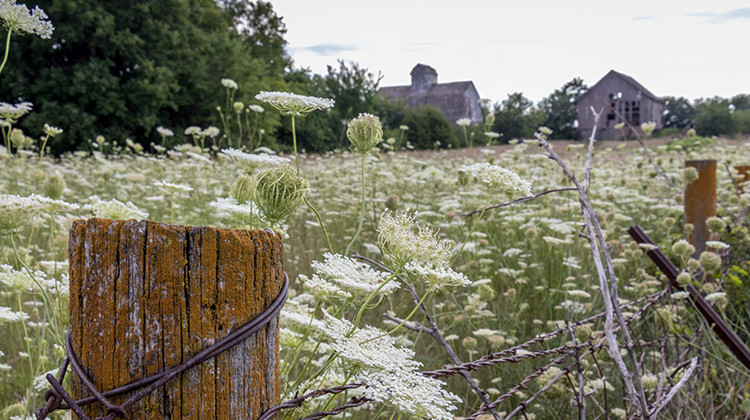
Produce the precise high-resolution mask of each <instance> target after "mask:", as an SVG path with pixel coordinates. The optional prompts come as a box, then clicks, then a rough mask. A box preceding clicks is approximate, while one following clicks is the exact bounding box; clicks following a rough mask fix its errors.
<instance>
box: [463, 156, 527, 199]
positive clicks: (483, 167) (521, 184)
mask: <svg viewBox="0 0 750 420" xmlns="http://www.w3.org/2000/svg"><path fill="white" fill-rule="evenodd" d="M458 171H459V173H465V174H468V175H471V176H472V177H473V178H474V179H476V180H477V181H479V182H480V183H482V184H483V185H485V186H486V187H487V188H489V189H490V191H492V192H502V193H506V194H508V195H514V194H516V193H521V194H523V195H525V196H530V195H531V184H530V183H529V182H528V181H525V180H523V179H521V177H520V176H518V174H517V173H515V172H513V171H511V170H508V169H505V168H502V167H500V166H497V165H490V164H489V163H486V162H485V163H475V164H473V165H465V166H462V167H461V168H460V169H459V170H458Z"/></svg>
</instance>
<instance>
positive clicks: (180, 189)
mask: <svg viewBox="0 0 750 420" xmlns="http://www.w3.org/2000/svg"><path fill="white" fill-rule="evenodd" d="M154 186H155V187H157V188H159V189H161V190H162V191H164V192H166V193H167V194H176V193H188V192H190V191H193V187H191V186H188V185H183V184H173V183H171V182H166V181H156V182H154Z"/></svg>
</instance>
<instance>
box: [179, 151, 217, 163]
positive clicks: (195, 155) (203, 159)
mask: <svg viewBox="0 0 750 420" xmlns="http://www.w3.org/2000/svg"><path fill="white" fill-rule="evenodd" d="M185 154H186V155H188V156H190V157H191V158H193V159H195V160H199V161H201V162H205V163H212V162H211V159H209V158H207V157H205V156H203V155H202V154H200V153H196V152H185Z"/></svg>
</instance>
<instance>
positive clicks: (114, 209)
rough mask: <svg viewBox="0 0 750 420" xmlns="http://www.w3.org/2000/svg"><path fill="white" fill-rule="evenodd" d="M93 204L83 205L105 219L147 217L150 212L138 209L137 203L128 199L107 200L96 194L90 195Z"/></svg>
mask: <svg viewBox="0 0 750 420" xmlns="http://www.w3.org/2000/svg"><path fill="white" fill-rule="evenodd" d="M89 200H91V201H92V203H91V204H86V205H85V206H83V208H84V209H86V210H89V211H91V212H92V213H94V216H96V217H100V218H103V219H113V220H128V219H146V218H148V212H145V211H143V210H140V209H138V207H136V206H135V204H133V203H131V202H130V201H128V202H127V203H123V202H121V201H119V200H117V199H115V198H113V199H111V200H109V201H105V200H102V199H100V198H99V197H98V196H96V195H92V196H91V197H89Z"/></svg>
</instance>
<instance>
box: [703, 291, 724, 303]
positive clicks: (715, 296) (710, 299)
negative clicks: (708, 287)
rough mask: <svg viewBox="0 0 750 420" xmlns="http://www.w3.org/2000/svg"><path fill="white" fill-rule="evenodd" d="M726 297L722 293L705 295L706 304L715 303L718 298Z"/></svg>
mask: <svg viewBox="0 0 750 420" xmlns="http://www.w3.org/2000/svg"><path fill="white" fill-rule="evenodd" d="M726 295H727V294H726V293H724V292H714V293H710V294H708V295H706V296H705V299H706V301H708V302H715V301H717V300H719V299H720V298H723V297H724V296H726Z"/></svg>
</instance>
